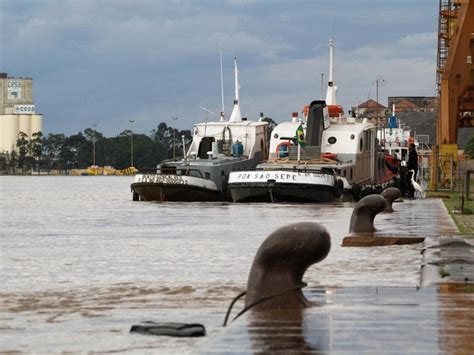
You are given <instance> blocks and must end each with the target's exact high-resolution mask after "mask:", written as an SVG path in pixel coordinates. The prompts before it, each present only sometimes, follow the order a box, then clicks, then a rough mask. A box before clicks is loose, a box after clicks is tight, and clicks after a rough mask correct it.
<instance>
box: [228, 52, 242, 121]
mask: <svg viewBox="0 0 474 355" xmlns="http://www.w3.org/2000/svg"><path fill="white" fill-rule="evenodd" d="M234 74H235V99H234V109H233V110H232V114H231V115H230V119H229V122H241V121H242V114H241V113H240V104H239V90H240V84H239V68H238V67H237V58H234Z"/></svg>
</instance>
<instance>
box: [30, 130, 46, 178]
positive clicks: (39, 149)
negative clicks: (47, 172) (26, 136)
mask: <svg viewBox="0 0 474 355" xmlns="http://www.w3.org/2000/svg"><path fill="white" fill-rule="evenodd" d="M29 154H30V156H31V157H32V158H33V163H34V164H35V165H37V166H38V175H39V174H40V172H41V160H42V158H43V133H42V132H41V131H39V132H35V133H33V134H32V136H31V139H30V142H29Z"/></svg>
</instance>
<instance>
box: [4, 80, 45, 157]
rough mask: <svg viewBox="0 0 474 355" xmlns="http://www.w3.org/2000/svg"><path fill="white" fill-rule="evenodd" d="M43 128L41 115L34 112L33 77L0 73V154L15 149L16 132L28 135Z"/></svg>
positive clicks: (30, 135)
mask: <svg viewBox="0 0 474 355" xmlns="http://www.w3.org/2000/svg"><path fill="white" fill-rule="evenodd" d="M42 130H43V115H41V114H37V113H36V107H35V104H34V101H33V79H31V78H14V77H9V76H8V75H7V73H0V154H1V153H9V152H11V151H12V150H16V149H17V147H16V141H17V138H18V134H19V133H20V132H24V133H25V134H26V135H28V137H30V138H31V137H32V136H33V134H34V133H37V132H40V131H42Z"/></svg>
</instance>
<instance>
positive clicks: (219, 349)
mask: <svg viewBox="0 0 474 355" xmlns="http://www.w3.org/2000/svg"><path fill="white" fill-rule="evenodd" d="M394 210H395V213H394V216H393V217H394V218H400V220H402V221H405V223H403V224H402V225H400V228H399V229H398V230H392V231H389V230H383V227H384V226H380V225H377V217H376V218H375V222H376V226H377V227H378V231H376V232H375V233H374V235H375V236H377V237H380V238H383V237H386V236H390V237H393V236H397V235H398V236H410V237H419V238H424V242H423V250H422V251H421V254H420V258H421V259H422V266H421V270H420V283H419V285H417V286H415V287H399V286H396V285H395V286H393V287H374V286H367V287H344V286H342V287H329V286H327V287H307V288H305V289H304V290H303V292H304V295H305V296H306V298H307V299H308V300H310V301H311V302H312V306H311V307H308V308H270V309H259V308H256V309H254V310H249V311H248V312H247V313H245V314H243V315H242V316H241V317H239V318H238V319H236V320H234V321H231V322H230V323H229V325H228V326H227V327H226V328H223V330H222V331H221V332H219V333H217V334H215V336H213V337H211V338H209V339H207V340H205V341H203V342H201V343H199V346H198V348H196V349H195V350H194V351H193V352H192V353H193V354H209V353H216V354H224V353H225V354H254V353H257V354H333V353H334V354H473V353H474V331H473V329H474V239H470V237H472V236H461V235H457V234H456V233H455V232H453V229H452V226H453V225H454V224H453V223H452V221H450V217H449V214H448V212H447V210H446V208H445V207H444V205H443V203H442V201H441V200H439V199H426V200H417V201H406V202H405V203H398V204H395V205H394ZM396 211H399V214H398V215H397V214H396V213H397V212H396ZM419 211H424V212H425V213H419ZM427 211H428V212H427ZM416 215H419V216H420V218H414V216H416ZM407 217H408V218H407ZM406 221H409V222H408V223H407V222H406ZM380 227H382V230H380ZM376 247H378V248H383V246H376ZM400 262H403V260H400ZM316 267H317V266H316ZM236 307H237V308H239V306H237V305H236ZM237 312H238V311H234V312H233V313H234V315H233V316H235V314H237ZM233 316H231V318H230V319H231V320H232V317H233Z"/></svg>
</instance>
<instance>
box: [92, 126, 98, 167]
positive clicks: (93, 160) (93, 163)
mask: <svg viewBox="0 0 474 355" xmlns="http://www.w3.org/2000/svg"><path fill="white" fill-rule="evenodd" d="M92 127H94V135H93V136H92V165H93V166H95V136H96V134H95V133H96V130H95V128H96V127H97V123H94V124H92Z"/></svg>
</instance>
